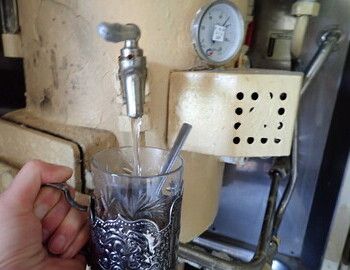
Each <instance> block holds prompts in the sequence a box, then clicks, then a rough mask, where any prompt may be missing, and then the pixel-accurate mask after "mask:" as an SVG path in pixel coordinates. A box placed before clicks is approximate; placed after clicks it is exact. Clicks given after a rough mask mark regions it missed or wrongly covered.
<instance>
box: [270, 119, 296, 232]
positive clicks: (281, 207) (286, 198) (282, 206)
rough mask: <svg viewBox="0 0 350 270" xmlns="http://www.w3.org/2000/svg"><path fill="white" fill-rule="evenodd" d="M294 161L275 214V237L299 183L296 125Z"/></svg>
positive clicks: (293, 149)
mask: <svg viewBox="0 0 350 270" xmlns="http://www.w3.org/2000/svg"><path fill="white" fill-rule="evenodd" d="M291 155H292V160H291V166H292V168H291V172H290V176H289V181H288V184H287V186H286V189H285V191H284V192H283V195H282V198H281V201H280V202H279V204H278V207H277V210H276V213H275V218H274V220H275V222H274V225H273V235H274V236H277V232H278V229H279V227H280V225H281V222H282V219H283V215H284V213H285V212H286V209H287V206H288V204H289V202H290V199H291V197H292V194H293V191H294V189H295V186H296V182H297V175H298V163H297V161H298V158H297V156H298V125H297V124H295V127H294V136H293V146H292V154H291Z"/></svg>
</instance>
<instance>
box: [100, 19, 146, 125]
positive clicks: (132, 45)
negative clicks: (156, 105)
mask: <svg viewBox="0 0 350 270" xmlns="http://www.w3.org/2000/svg"><path fill="white" fill-rule="evenodd" d="M98 32H99V34H100V35H101V36H102V37H103V38H104V39H105V40H107V41H110V42H120V41H125V44H124V47H123V48H122V49H121V50H120V56H119V71H118V76H119V80H120V85H121V88H122V91H123V97H124V103H125V104H126V107H127V114H128V116H129V117H132V118H137V117H141V116H142V115H143V104H144V102H145V84H146V78H147V68H146V57H144V56H143V51H142V49H141V48H139V46H138V39H139V38H140V29H139V28H138V27H137V26H136V25H135V24H127V25H121V24H118V23H116V24H109V23H100V24H99V26H98Z"/></svg>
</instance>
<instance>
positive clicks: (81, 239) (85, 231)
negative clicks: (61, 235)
mask: <svg viewBox="0 0 350 270" xmlns="http://www.w3.org/2000/svg"><path fill="white" fill-rule="evenodd" d="M89 237H90V224H89V222H88V221H86V222H85V224H84V225H83V227H82V228H81V229H80V231H79V233H78V235H77V237H76V238H75V239H74V241H73V242H72V243H71V245H70V246H69V247H68V248H67V251H66V252H65V253H63V255H62V258H67V259H71V258H74V257H75V256H76V255H77V254H78V253H79V252H80V250H81V249H82V248H83V247H84V246H85V245H86V243H87V241H88V240H89Z"/></svg>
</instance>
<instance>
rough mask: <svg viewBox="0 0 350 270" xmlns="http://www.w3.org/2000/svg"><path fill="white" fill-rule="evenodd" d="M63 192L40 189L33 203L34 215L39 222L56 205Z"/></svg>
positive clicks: (47, 188) (52, 189)
mask: <svg viewBox="0 0 350 270" xmlns="http://www.w3.org/2000/svg"><path fill="white" fill-rule="evenodd" d="M61 196H63V192H62V191H60V190H57V189H54V188H51V187H42V188H41V189H40V191H39V194H38V196H37V198H36V199H35V202H34V214H35V215H36V217H37V218H38V219H39V220H40V221H41V220H43V218H44V217H45V216H46V215H47V214H48V213H49V211H50V210H51V209H52V208H54V206H55V205H56V204H57V203H58V201H59V200H60V198H61Z"/></svg>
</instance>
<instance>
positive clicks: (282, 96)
mask: <svg viewBox="0 0 350 270" xmlns="http://www.w3.org/2000/svg"><path fill="white" fill-rule="evenodd" d="M266 94H267V95H268V97H269V98H270V100H273V99H274V98H276V97H277V98H278V99H279V100H280V101H283V102H287V99H288V95H287V93H285V92H283V91H281V92H280V93H273V92H268V93H266ZM236 98H237V100H239V101H241V102H244V100H245V99H247V104H251V103H252V102H259V93H257V92H255V91H253V92H252V93H251V94H247V93H244V92H238V93H237V95H236ZM234 111H235V114H236V116H235V119H239V117H240V116H241V117H243V116H244V113H252V112H253V111H254V107H250V108H249V110H246V112H245V110H244V108H242V106H238V107H236V108H235V110H234ZM286 113H287V112H286V109H285V108H284V107H279V108H278V109H277V110H276V117H275V118H276V128H275V129H276V130H282V129H283V127H284V123H283V121H282V120H280V117H279V116H283V115H284V114H286ZM244 124H245V122H244V121H242V122H241V121H239V120H238V121H236V122H235V123H234V125H233V128H234V130H237V131H239V129H240V128H241V127H242V126H243V125H244ZM262 128H265V129H266V128H267V124H266V123H262ZM232 141H233V143H234V144H236V145H237V144H242V143H247V144H249V145H253V144H254V143H260V144H263V145H266V144H268V143H269V142H271V143H274V144H280V143H281V142H282V139H281V138H278V137H276V136H274V137H273V138H266V137H261V138H254V137H252V136H249V137H246V138H241V137H239V136H235V137H234V138H233V140H232Z"/></svg>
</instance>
